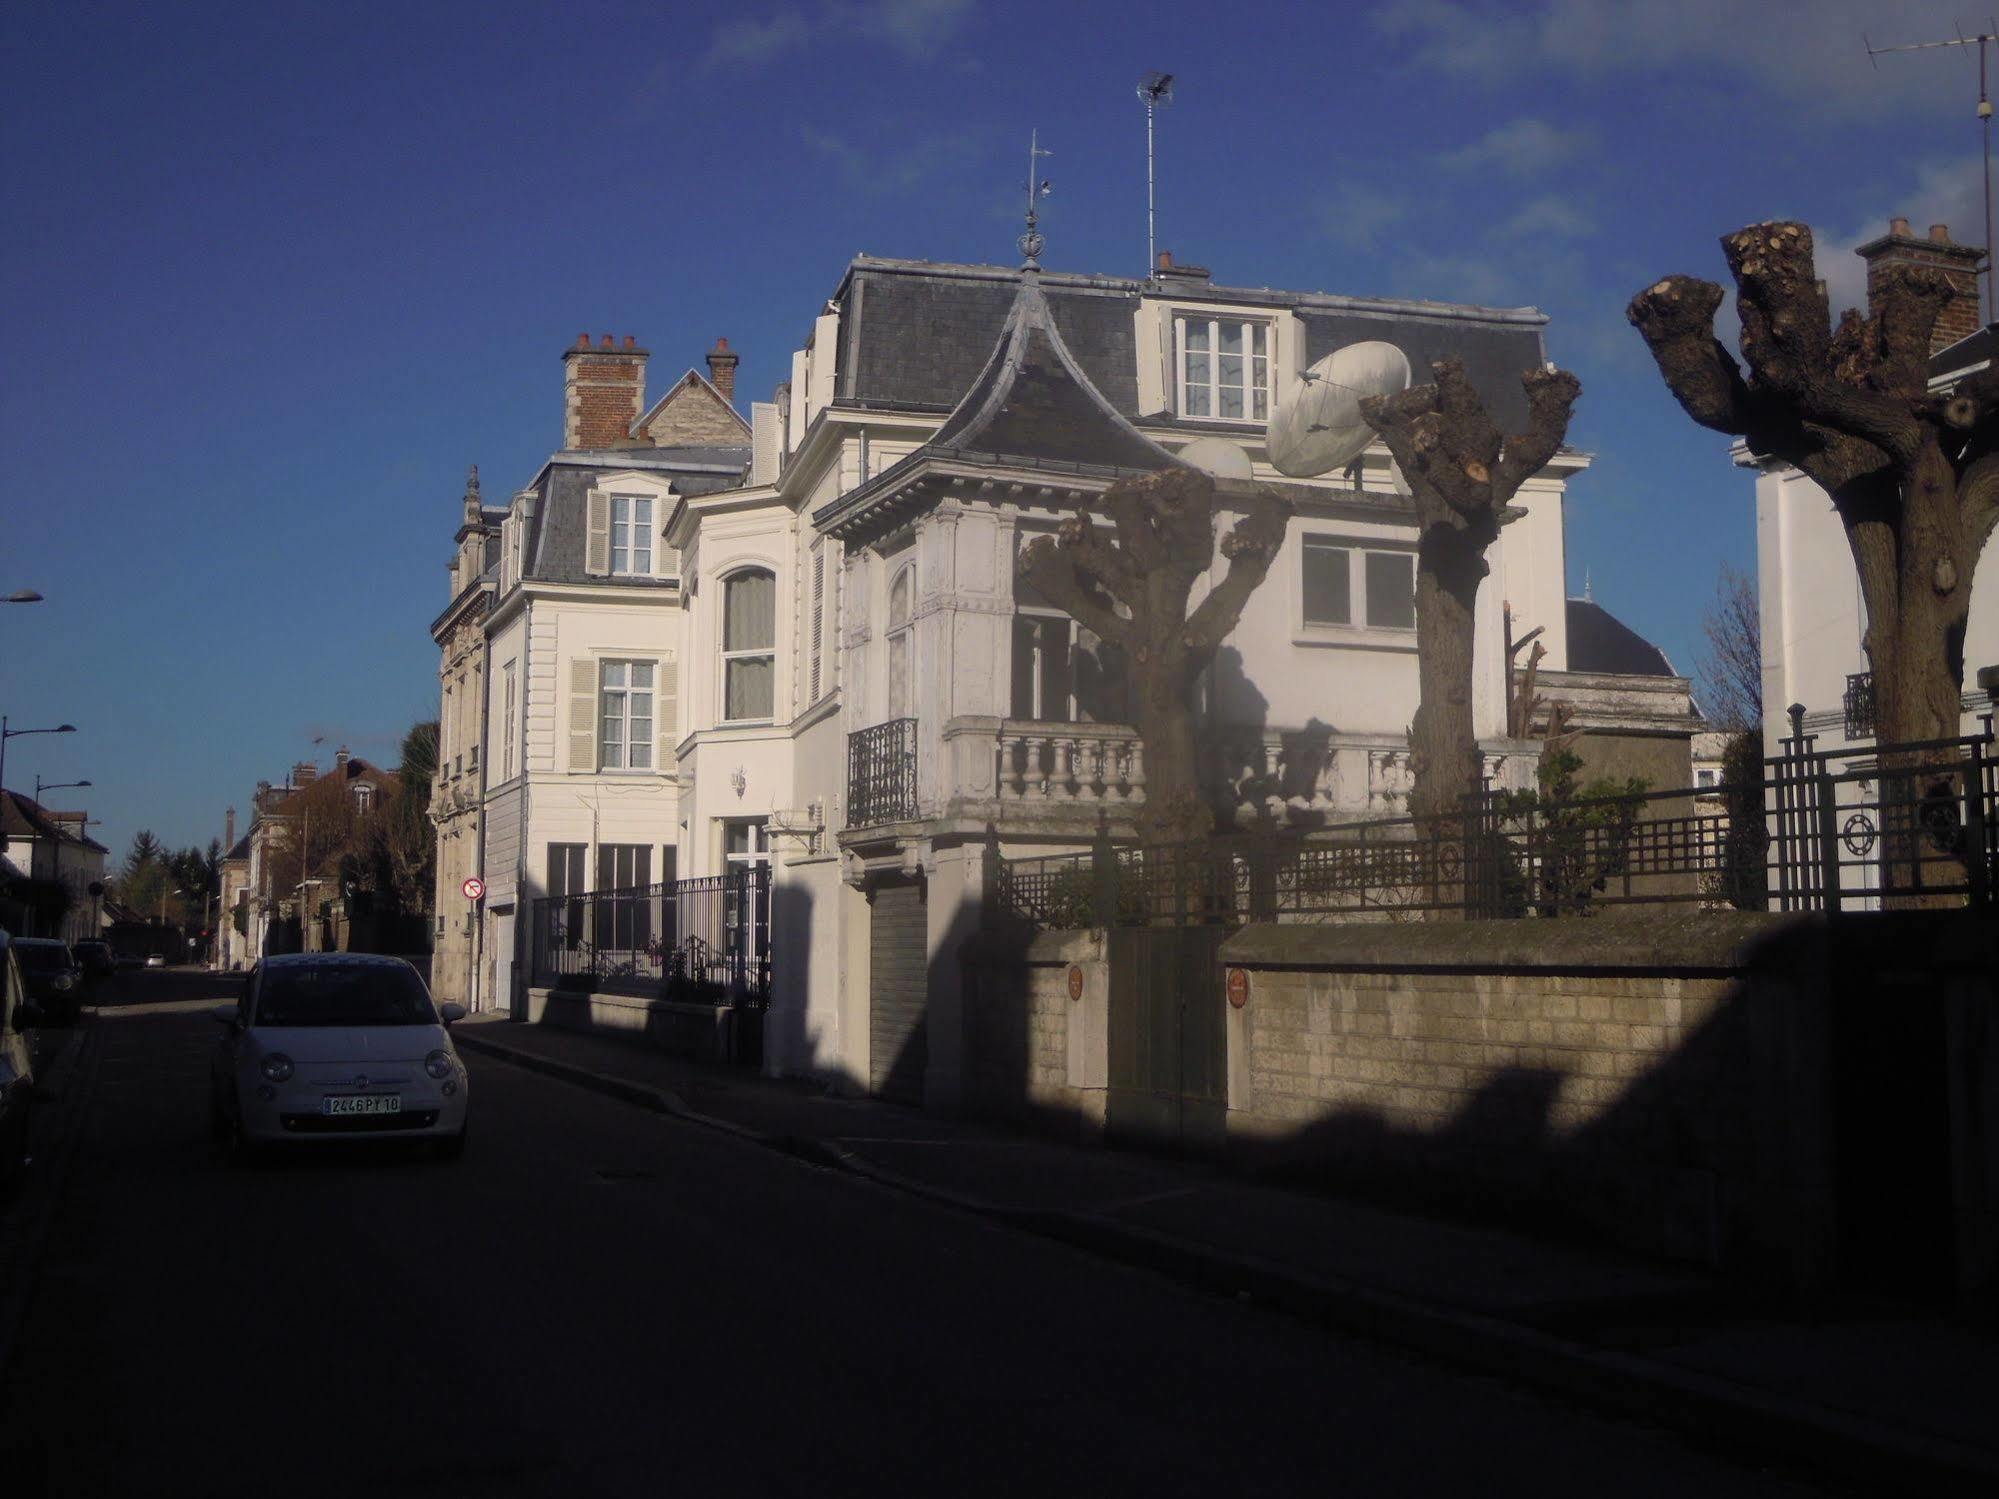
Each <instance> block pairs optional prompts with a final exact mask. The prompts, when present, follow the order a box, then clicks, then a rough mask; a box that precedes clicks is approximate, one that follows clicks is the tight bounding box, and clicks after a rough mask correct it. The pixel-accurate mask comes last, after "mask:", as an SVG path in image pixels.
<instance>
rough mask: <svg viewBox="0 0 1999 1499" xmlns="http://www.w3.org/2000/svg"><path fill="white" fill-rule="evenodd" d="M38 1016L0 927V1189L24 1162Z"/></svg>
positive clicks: (9, 1187) (10, 944)
mask: <svg viewBox="0 0 1999 1499" xmlns="http://www.w3.org/2000/svg"><path fill="white" fill-rule="evenodd" d="M41 1022H42V1016H41V1015H40V1013H39V1012H38V1010H37V1007H36V1005H35V1003H34V1001H33V1000H32V999H31V998H30V997H29V995H28V990H27V986H26V984H25V983H23V981H22V978H21V967H20V964H19V963H18V962H16V961H15V957H14V940H13V938H12V937H10V936H9V935H8V934H7V933H6V932H5V931H0V1192H7V1191H11V1190H12V1189H13V1188H14V1187H15V1186H16V1185H17V1184H18V1183H19V1181H20V1179H21V1173H22V1172H23V1171H24V1170H25V1169H26V1168H27V1164H28V1129H29V1125H30V1123H31V1120H32V1117H33V1113H34V1104H35V1062H34V1054H33V1053H32V1052H31V1051H30V1050H29V1048H28V1037H27V1032H28V1031H29V1030H30V1029H31V1028H33V1027H35V1026H37V1025H40V1024H41Z"/></svg>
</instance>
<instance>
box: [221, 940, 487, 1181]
mask: <svg viewBox="0 0 1999 1499" xmlns="http://www.w3.org/2000/svg"><path fill="white" fill-rule="evenodd" d="M464 1016H465V1011H464V1010H463V1009H462V1008H461V1007H460V1006H458V1005H454V1004H447V1005H445V1006H443V1007H442V1008H441V1009H440V1008H439V1007H437V1006H434V1005H432V1003H431V1000H430V994H429V992H428V991H427V990H426V989H425V988H424V984H423V980H422V979H421V978H420V977H419V976H418V975H417V971H416V970H415V969H414V968H412V967H410V965H409V964H407V963H405V962H404V961H403V960H402V959H400V958H386V957H372V956H363V955H361V954H358V953H293V954H290V955H288V956H284V957H273V958H266V959H264V960H263V961H262V962H261V963H259V964H257V966H256V967H255V968H254V969H253V970H252V971H251V974H250V981H249V984H248V985H247V987H246V988H245V990H244V994H243V999H242V1002H241V1003H240V1004H237V1005H235V1006H232V1007H231V1008H229V1009H227V1010H218V1011H217V1012H216V1014H215V1018H216V1020H217V1021H218V1022H219V1023H220V1024H221V1025H222V1027H223V1036H222V1043H221V1045H220V1046H219V1047H218V1048H217V1049H216V1053H215V1060H214V1065H213V1070H212V1073H211V1079H212V1084H211V1088H210V1104H209V1108H210V1120H211V1123H212V1127H213V1129H214V1133H215V1137H216V1140H217V1142H218V1143H219V1144H221V1145H222V1146H224V1147H225V1148H226V1149H228V1150H229V1151H230V1152H231V1153H232V1154H237V1155H242V1154H248V1153H249V1152H251V1151H254V1150H257V1149H259V1148H261V1147H266V1146H272V1145H277V1144H280V1143H289V1142H292V1141H299V1142H307V1141H314V1140H341V1139H346V1140H351V1139H354V1138H356V1137H372V1138H383V1139H402V1140H428V1141H430V1142H432V1143H433V1144H434V1145H435V1146H436V1148H437V1150H438V1151H439V1153H440V1154H443V1155H446V1156H457V1155H459V1154H461V1153H462V1152H463V1151H464V1149H465V1120H466V1076H465V1067H464V1064H463V1063H461V1062H460V1061H459V1060H458V1052H457V1050H456V1048H454V1047H453V1046H452V1044H451V1035H450V1033H449V1031H448V1030H447V1029H446V1027H447V1026H450V1025H451V1024H453V1023H454V1022H456V1021H458V1020H462V1019H463V1018H464Z"/></svg>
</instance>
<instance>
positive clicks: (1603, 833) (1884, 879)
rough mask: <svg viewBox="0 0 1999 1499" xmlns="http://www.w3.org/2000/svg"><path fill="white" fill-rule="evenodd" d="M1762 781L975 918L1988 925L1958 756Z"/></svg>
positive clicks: (1005, 906)
mask: <svg viewBox="0 0 1999 1499" xmlns="http://www.w3.org/2000/svg"><path fill="white" fill-rule="evenodd" d="M1783 750H1784V753H1783V754H1781V755H1780V756H1778V757H1777V758H1775V759H1772V760H1768V761H1765V762H1764V766H1763V770H1764V774H1763V777H1762V778H1761V779H1760V780H1757V781H1744V782H1741V783H1730V784H1724V786H1723V787H1722V788H1720V789H1721V791H1722V795H1721V797H1720V799H1719V802H1717V801H1716V799H1715V797H1714V795H1713V789H1714V788H1707V787H1686V788H1682V789H1678V790H1670V791H1652V792H1644V793H1640V794H1635V795H1628V796H1618V797H1606V798H1562V799H1551V798H1547V797H1542V796H1532V795H1522V794H1520V793H1507V792H1496V791H1493V790H1491V789H1490V788H1486V789H1483V790H1481V791H1480V792H1479V793H1477V794H1476V795H1474V796H1472V797H1470V798H1468V799H1467V801H1466V803H1465V805H1464V807H1463V808H1462V809H1460V810H1459V811H1457V812H1454V813H1452V814H1450V815H1448V816H1444V817H1435V818H1428V819H1417V818H1410V817H1402V818H1390V819H1382V820H1376V821H1370V822H1359V823H1350V824H1346V825H1344V826H1337V827H1332V828H1326V829H1322V830H1319V831H1317V832H1314V833H1311V834H1283V833H1250V834H1235V835H1225V836H1221V837H1217V838H1214V839H1210V840H1207V841H1204V842H1201V843H1196V844H1184V845H1176V846H1172V847H1166V848H1150V849H1142V848H1136V847H1130V846H1125V847H1119V846H1115V845H1113V844H1111V843H1110V841H1109V839H1108V837H1107V836H1103V837H1100V839H1099V841H1098V843H1097V845H1096V846H1095V847H1093V848H1092V849H1091V850H1089V851H1087V852H1084V853H1075V854H1063V855H1056V856H1050V857H1043V858H1028V859H1013V860H1002V859H1000V858H999V857H998V853H997V848H996V846H995V845H993V844H991V843H989V846H988V848H989V851H988V866H987V889H988V891H989V892H990V894H989V898H988V903H987V908H988V910H989V912H991V913H993V914H994V915H996V916H998V917H1000V918H1002V919H1007V918H1010V919H1013V920H1017V921H1023V922H1026V923H1028V924H1030V925H1033V926H1037V927H1050V928H1059V927H1101V926H1129V925H1148V924H1153V923H1161V922H1165V923H1178V924H1211V923H1214V924H1222V925H1233V924H1238V923H1241V922H1246V921H1287V920H1288V921H1299V920H1305V921H1312V920H1318V921H1353V920H1393V919H1396V918H1415V917H1420V916H1424V915H1428V914H1430V913H1442V912H1449V913H1451V914H1454V915H1463V916H1466V917H1475V918H1486V919H1492V918H1507V917H1525V916H1542V917H1547V916H1573V915H1583V914H1587V913H1588V912H1590V911H1592V910H1597V909H1601V908H1604V907H1611V906H1622V905H1689V906H1706V907H1727V908H1734V909H1740V910H1766V909H1767V910H1780V911H1841V910H1855V909H1863V908H1867V907H1870V906H1884V905H1885V906H1892V905H1894V904H1896V903H1897V902H1898V901H1904V902H1913V901H1921V902H1924V903H1929V904H1934V903H1938V902H1946V903H1959V902H1962V903H1968V904H1972V905H1978V906H1989V905H1990V904H1991V903H1992V901H1993V898H1994V894H1995V891H1999V762H1995V758H1994V754H1993V742H1992V736H1991V733H1990V731H1989V729H1988V731H1987V732H1986V733H1985V734H1983V735H1980V736H1977V737H1973V738H1966V739H1953V740H1937V741H1931V742H1927V743H1920V744H1904V745H1890V746H1880V747H1876V748H1872V749H1869V750H1866V751H1864V752H1863V751H1856V750H1853V749H1844V750H1832V751H1820V750H1818V749H1817V748H1816V741H1815V738H1814V737H1813V736H1810V735H1806V734H1804V733H1803V732H1802V731H1800V732H1799V733H1798V734H1796V735H1794V736H1793V737H1792V738H1791V739H1787V740H1785V741H1784V742H1783Z"/></svg>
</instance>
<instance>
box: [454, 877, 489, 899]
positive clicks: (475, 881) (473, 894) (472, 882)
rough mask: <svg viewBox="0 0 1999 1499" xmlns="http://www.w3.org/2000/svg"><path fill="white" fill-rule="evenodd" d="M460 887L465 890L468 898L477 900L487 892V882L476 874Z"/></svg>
mask: <svg viewBox="0 0 1999 1499" xmlns="http://www.w3.org/2000/svg"><path fill="white" fill-rule="evenodd" d="M458 888H459V889H460V890H461V891H463V892H464V894H465V898H466V899H467V900H477V899H478V898H479V897H480V896H482V895H484V894H485V893H486V882H485V881H484V880H482V879H480V878H479V876H477V875H476V874H475V875H473V876H472V877H471V878H470V879H469V880H467V881H466V882H465V883H464V884H462V885H460V886H459V887H458Z"/></svg>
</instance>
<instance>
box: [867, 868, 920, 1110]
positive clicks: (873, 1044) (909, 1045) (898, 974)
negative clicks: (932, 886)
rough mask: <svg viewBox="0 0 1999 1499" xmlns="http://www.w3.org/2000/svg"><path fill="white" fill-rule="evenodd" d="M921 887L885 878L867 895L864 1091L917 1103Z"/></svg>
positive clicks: (913, 881)
mask: <svg viewBox="0 0 1999 1499" xmlns="http://www.w3.org/2000/svg"><path fill="white" fill-rule="evenodd" d="M923 888H924V887H923V883H922V881H920V880H888V881H884V882H883V883H881V884H879V885H877V886H875V888H874V890H873V891H872V892H871V893H870V894H869V897H868V901H869V904H870V906H871V907H872V908H873V909H872V910H871V912H870V913H869V914H870V921H869V941H868V965H869V966H868V1091H869V1092H871V1093H873V1094H875V1095H876V1096H877V1097H880V1098H886V1099H888V1100H890V1101H891V1102H894V1103H911V1104H918V1105H920V1104H921V1103H922V1102H923V1080H924V1074H925V1073H926V1072H927V1071H928V1070H929V1066H930V1044H929V1028H928V1026H927V1024H926V1023H925V1014H926V1012H927V1010H928V1009H929V1004H930V971H929V965H928V963H927V962H926V961H925V959H926V954H927V950H928V939H929V924H928V917H927V913H926V908H925V905H924V900H923Z"/></svg>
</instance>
